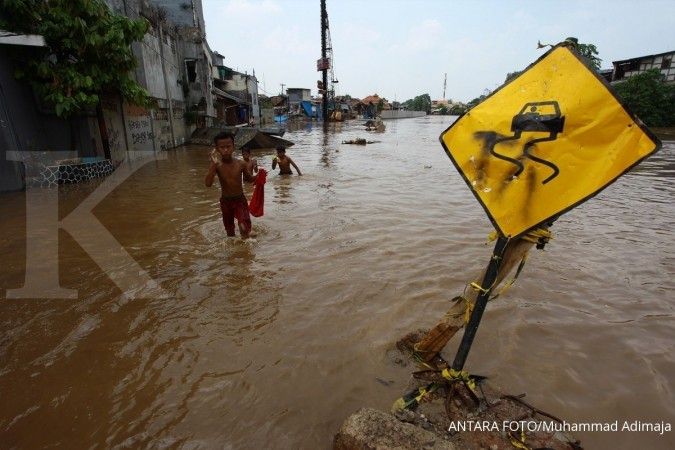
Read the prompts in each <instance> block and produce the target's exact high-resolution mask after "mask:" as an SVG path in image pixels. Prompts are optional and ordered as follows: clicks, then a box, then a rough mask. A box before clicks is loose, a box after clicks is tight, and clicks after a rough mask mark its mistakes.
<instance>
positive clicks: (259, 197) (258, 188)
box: [248, 169, 267, 217]
mask: <svg viewBox="0 0 675 450" xmlns="http://www.w3.org/2000/svg"><path fill="white" fill-rule="evenodd" d="M265 181H267V171H266V170H265V169H258V175H257V176H256V177H255V186H254V187H253V195H252V196H251V201H250V203H249V204H248V209H249V211H250V212H251V215H252V216H253V217H261V216H262V215H263V214H264V212H263V207H264V206H265Z"/></svg>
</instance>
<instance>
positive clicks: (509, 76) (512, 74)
mask: <svg viewBox="0 0 675 450" xmlns="http://www.w3.org/2000/svg"><path fill="white" fill-rule="evenodd" d="M521 73H523V71H522V70H516V71H515V72H509V73H507V74H506V80H504V83H508V82H509V81H511V80H513V79H514V78H516V77H517V76H518V75H520V74H521Z"/></svg>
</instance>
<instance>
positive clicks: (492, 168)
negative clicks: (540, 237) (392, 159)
mask: <svg viewBox="0 0 675 450" xmlns="http://www.w3.org/2000/svg"><path fill="white" fill-rule="evenodd" d="M440 140H441V144H442V145H443V148H444V149H445V151H446V153H447V154H448V156H449V157H450V159H451V160H452V162H453V164H454V165H455V167H456V168H457V170H458V171H459V172H460V173H461V174H462V176H463V177H464V180H465V181H466V182H467V184H468V185H469V187H470V188H471V190H472V192H473V193H474V195H475V196H476V198H478V201H479V202H480V203H481V205H482V206H483V208H484V209H485V211H486V212H487V214H488V216H489V217H490V220H491V221H492V223H493V224H494V225H495V227H496V228H497V230H498V231H499V232H500V233H501V234H503V235H504V236H511V237H516V236H518V235H520V234H522V233H524V232H525V231H527V230H529V229H530V228H533V227H535V226H537V225H540V224H543V223H546V222H548V221H550V220H551V219H553V218H555V217H557V216H559V215H560V214H562V213H563V212H565V211H568V210H569V209H571V208H573V207H575V206H577V205H578V204H580V203H582V202H584V201H585V200H587V199H589V198H590V197H592V196H594V195H595V194H597V193H598V192H600V191H601V190H602V189H604V188H605V187H607V186H608V185H609V184H611V183H612V182H613V181H614V180H616V179H617V178H618V177H619V176H621V175H622V174H624V173H625V172H626V171H628V170H629V169H630V168H631V167H633V166H634V165H636V164H637V163H639V162H640V161H641V160H642V159H644V158H646V157H647V156H649V155H650V154H652V153H654V152H655V151H656V150H658V149H659V148H660V146H661V143H660V141H659V140H658V138H656V137H655V136H654V135H653V134H652V133H651V132H650V131H649V130H648V129H647V128H646V127H645V126H644V125H643V124H642V122H640V120H639V119H637V118H636V117H635V116H633V115H632V114H631V113H630V112H629V111H628V110H627V109H626V108H625V107H624V106H623V105H622V104H621V102H620V101H619V100H618V99H617V97H616V96H615V95H614V93H613V92H612V90H611V89H610V88H609V85H608V84H607V83H606V82H605V81H604V80H602V79H601V78H600V77H599V76H598V75H597V74H596V73H595V72H594V71H593V70H592V69H590V68H589V67H587V66H586V65H585V63H583V62H582V60H581V59H580V57H579V56H577V54H576V53H575V52H573V51H571V50H570V49H569V48H567V47H565V46H562V45H558V46H556V47H554V48H553V49H551V50H550V51H549V52H548V53H546V54H545V55H544V56H542V57H541V58H540V59H539V60H537V61H536V62H535V63H534V64H532V65H531V66H529V67H528V68H527V69H526V70H525V71H524V72H523V73H522V74H520V75H519V76H518V77H517V78H515V79H514V80H512V81H511V82H510V83H508V84H506V85H504V86H502V87H501V88H500V89H498V90H496V91H495V92H494V93H492V94H491V95H490V96H489V97H488V98H486V99H485V100H484V101H483V102H482V103H480V104H479V105H478V106H476V107H475V108H473V109H471V110H470V111H469V112H467V113H466V114H465V115H463V116H462V117H460V118H459V119H458V120H457V121H456V122H455V123H453V124H452V125H451V126H450V127H449V128H448V129H447V130H445V131H444V132H443V133H442V134H441V137H440Z"/></svg>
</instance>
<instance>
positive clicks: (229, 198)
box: [204, 132, 255, 239]
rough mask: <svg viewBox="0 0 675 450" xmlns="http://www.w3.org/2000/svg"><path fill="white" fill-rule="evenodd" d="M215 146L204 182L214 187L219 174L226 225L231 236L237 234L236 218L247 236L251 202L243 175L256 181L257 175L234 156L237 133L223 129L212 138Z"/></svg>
mask: <svg viewBox="0 0 675 450" xmlns="http://www.w3.org/2000/svg"><path fill="white" fill-rule="evenodd" d="M213 143H214V145H215V148H214V149H213V150H212V151H211V154H210V158H211V165H210V166H209V170H208V172H207V173H206V178H205V179H204V184H205V185H206V187H211V185H212V184H213V179H214V178H215V177H216V175H218V181H220V190H221V195H220V210H221V212H222V213H223V225H225V231H226V232H227V235H228V236H234V219H237V223H238V225H239V235H240V236H241V238H242V239H248V237H249V236H250V234H251V216H250V215H249V211H248V202H247V201H246V196H244V187H243V185H242V178H243V179H244V180H246V181H254V180H255V177H254V176H253V174H252V173H251V171H250V169H249V168H248V166H247V165H246V163H245V162H244V161H241V160H239V159H236V158H233V157H232V155H233V153H234V136H232V135H231V134H230V133H227V132H222V133H219V134H217V135H216V137H214V138H213Z"/></svg>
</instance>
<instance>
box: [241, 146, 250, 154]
mask: <svg viewBox="0 0 675 450" xmlns="http://www.w3.org/2000/svg"><path fill="white" fill-rule="evenodd" d="M241 152H242V153H251V149H250V148H249V147H246V146H244V147H242V148H241Z"/></svg>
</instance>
